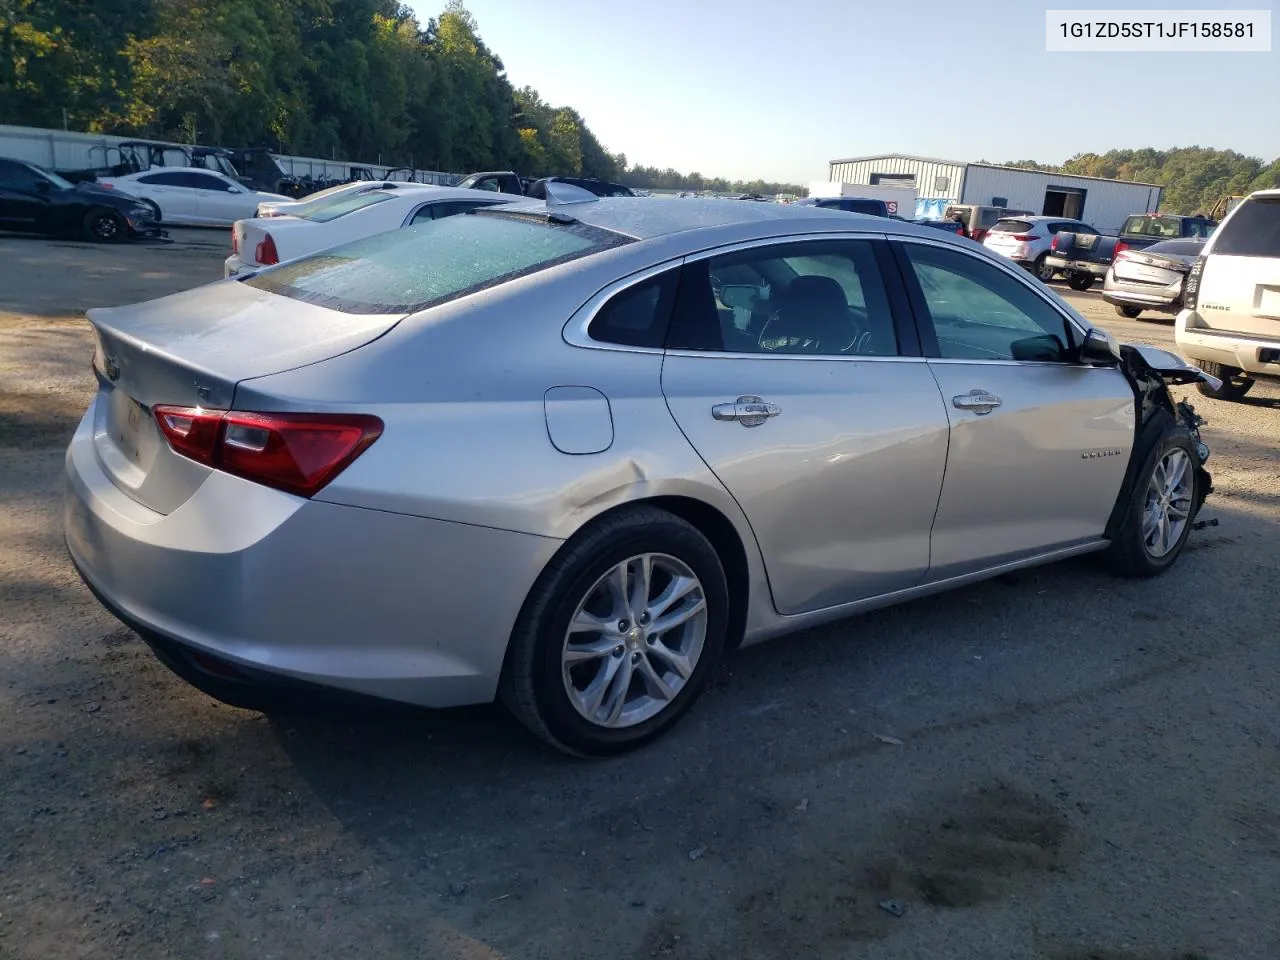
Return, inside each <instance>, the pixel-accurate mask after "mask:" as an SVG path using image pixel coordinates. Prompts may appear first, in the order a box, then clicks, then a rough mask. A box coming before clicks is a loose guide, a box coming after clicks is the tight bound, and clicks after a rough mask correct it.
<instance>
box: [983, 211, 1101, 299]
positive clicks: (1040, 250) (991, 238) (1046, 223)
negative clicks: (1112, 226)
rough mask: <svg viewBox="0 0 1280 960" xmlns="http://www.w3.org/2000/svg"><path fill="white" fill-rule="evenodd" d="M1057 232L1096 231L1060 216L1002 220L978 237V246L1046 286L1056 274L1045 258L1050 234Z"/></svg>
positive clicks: (1050, 242)
mask: <svg viewBox="0 0 1280 960" xmlns="http://www.w3.org/2000/svg"><path fill="white" fill-rule="evenodd" d="M1059 230H1067V231H1069V232H1071V233H1097V232H1098V231H1097V230H1095V229H1094V228H1093V227H1091V226H1089V225H1088V224H1087V223H1082V222H1081V221H1079V220H1066V219H1063V218H1062V217H1005V218H1004V219H1003V220H997V221H996V223H995V226H993V227H992V228H991V229H990V231H988V233H987V235H986V236H985V237H983V238H982V245H983V246H984V247H986V248H987V249H988V250H990V251H991V252H992V253H998V254H1000V255H1001V256H1004V257H1008V258H1009V259H1010V260H1013V261H1016V262H1017V263H1020V264H1022V266H1024V267H1026V268H1027V269H1028V270H1030V271H1031V272H1032V273H1034V274H1035V275H1036V276H1037V277H1039V278H1040V279H1041V280H1043V281H1044V282H1045V283H1048V282H1049V281H1050V280H1052V279H1053V275H1054V274H1055V273H1057V272H1058V271H1057V269H1056V268H1055V267H1051V266H1049V265H1048V264H1046V263H1045V258H1046V257H1047V256H1048V255H1049V249H1050V247H1051V246H1052V244H1053V237H1054V234H1056V233H1057V232H1058V231H1059Z"/></svg>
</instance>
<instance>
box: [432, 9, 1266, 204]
mask: <svg viewBox="0 0 1280 960" xmlns="http://www.w3.org/2000/svg"><path fill="white" fill-rule="evenodd" d="M466 3H467V7H468V9H469V10H470V11H471V13H472V15H473V16H475V18H476V21H477V22H478V24H479V28H480V35H481V37H483V38H484V41H485V43H487V44H488V45H489V47H490V48H491V49H492V50H494V51H495V52H496V53H497V54H498V55H499V56H500V57H501V58H502V60H503V63H504V64H505V66H506V68H507V76H508V77H509V78H510V80H511V82H512V83H513V84H515V85H516V86H517V87H520V86H525V85H526V84H527V85H529V86H532V87H534V88H536V89H537V90H538V92H539V93H540V94H541V95H542V97H543V99H545V100H547V101H548V102H550V103H552V104H555V105H557V106H559V105H568V106H572V107H574V108H576V109H577V110H578V111H579V112H580V113H581V114H582V115H583V117H584V118H586V121H587V123H588V125H589V126H590V127H591V129H592V130H593V131H594V132H595V134H596V135H597V136H598V137H599V138H600V140H601V142H603V143H604V145H605V146H606V147H607V148H608V149H610V150H612V151H614V152H617V151H622V152H624V153H625V154H626V155H627V158H628V160H630V161H631V162H632V163H633V164H634V163H643V164H648V165H656V166H659V167H675V168H677V169H678V170H681V171H683V172H686V173H687V172H691V171H695V170H696V171H698V172H700V173H702V174H704V175H708V176H727V177H730V178H754V177H764V178H766V179H770V180H787V181H793V182H801V183H803V182H807V181H809V180H818V179H822V180H825V179H826V162H827V161H828V160H831V159H834V158H839V157H847V156H859V155H863V154H877V153H915V154H923V155H926V156H935V157H942V158H946V159H955V160H978V159H986V160H994V161H1003V160H1039V161H1041V162H1061V161H1062V160H1065V159H1066V158H1067V157H1068V156H1070V155H1071V154H1073V153H1076V152H1079V151H1089V150H1092V151H1098V152H1102V151H1105V150H1107V149H1110V148H1113V147H1147V146H1151V147H1158V148H1167V147H1172V146H1190V145H1192V144H1198V145H1200V146H1211V147H1219V148H1230V149H1234V150H1239V151H1240V152H1242V153H1246V154H1250V155H1253V156H1261V157H1264V158H1265V159H1266V160H1268V161H1270V160H1272V159H1274V158H1276V157H1277V156H1280V52H1277V50H1278V49H1280V48H1278V47H1277V45H1276V42H1275V40H1274V39H1273V45H1272V52H1270V53H1239V54H1223V53H1214V54H1186V53H1183V54H1174V53H1169V54H1155V53H1147V54H1134V53H1113V54H1063V53H1054V54H1050V53H1046V52H1045V49H1044V46H1045V38H1044V22H1045V17H1044V11H1045V10H1046V9H1064V8H1066V9H1098V8H1103V9H1107V8H1110V9H1116V8H1121V7H1123V8H1128V9H1146V8H1149V9H1172V8H1176V7H1181V8H1184V9H1209V8H1218V9H1243V8H1251V9H1271V10H1272V20H1273V31H1274V30H1276V29H1277V28H1280V16H1277V13H1276V3H1277V0H1235V2H1231V0H1228V2H1225V3H1224V2H1216V3H1215V2H1214V0H1199V2H1196V3H1182V4H1175V3H1172V2H1170V0H1164V2H1163V3H1151V2H1144V0H1126V2H1123V3H1120V4H1107V3H1104V2H1102V0H1095V2H1093V3H1071V2H1067V0H1055V2H1050V3H1045V2H1034V0H1033V2H1027V0H953V2H943V0H896V2H885V0H875V2H870V0H786V2H781V0H772V2H765V0H647V2H645V3H643V4H641V3H636V2H634V0H631V2H622V0H591V2H588V0H466ZM410 5H411V6H412V7H413V8H414V9H415V10H416V12H417V14H418V16H419V17H420V18H421V19H422V20H423V21H424V22H425V20H426V19H427V18H428V17H430V16H434V15H436V14H438V13H439V11H440V9H442V7H443V2H442V0H410Z"/></svg>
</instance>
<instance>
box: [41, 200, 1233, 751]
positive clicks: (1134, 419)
mask: <svg viewBox="0 0 1280 960" xmlns="http://www.w3.org/2000/svg"><path fill="white" fill-rule="evenodd" d="M89 319H90V322H91V324H92V327H93V332H94V335H95V337H96V347H95V352H94V357H93V368H94V371H95V373H96V375H97V378H98V381H99V389H98V392H97V395H96V397H95V398H94V400H93V401H92V403H91V405H90V407H89V409H88V411H87V412H86V414H85V416H84V418H83V420H82V421H81V423H80V425H79V427H78V429H77V430H76V432H75V435H74V438H73V439H72V441H71V444H70V448H69V450H68V452H67V458H66V467H67V476H68V488H67V489H68V492H67V496H66V509H65V529H66V539H67V544H68V547H69V550H70V554H71V558H72V560H73V561H74V563H75V566H76V567H77V569H78V570H79V572H80V573H81V575H82V577H83V578H84V580H85V581H86V583H87V584H88V585H89V587H90V588H91V589H92V590H93V591H94V593H95V594H96V595H97V596H98V597H99V599H100V600H101V601H102V603H103V604H104V605H105V606H106V607H107V608H108V609H110V610H111V611H112V612H114V613H115V614H116V615H117V616H118V617H119V618H120V619H121V620H122V621H124V622H125V623H126V624H128V625H130V626H131V627H133V628H134V629H135V630H136V631H137V632H138V633H139V634H140V635H141V636H142V637H143V638H144V639H146V640H147V642H148V643H150V644H151V645H152V647H153V648H154V650H155V651H156V653H157V655H158V656H159V657H160V658H161V659H162V660H163V661H164V662H165V663H166V664H168V665H169V666H170V667H171V668H172V669H173V670H174V671H175V672H177V673H178V674H179V675H181V676H182V677H184V678H186V679H187V680H189V681H191V682H192V683H194V684H195V685H197V686H199V687H200V688H202V689H204V690H206V691H208V692H209V693H211V694H212V695H214V696H215V697H218V698H220V699H222V700H224V701H226V702H229V703H232V704H239V705H245V706H254V707H259V708H261V707H262V706H263V705H264V704H266V705H268V706H270V705H271V704H272V703H276V702H278V701H276V700H274V699H273V698H274V697H276V696H277V695H280V696H283V695H284V694H286V693H288V692H289V691H292V690H295V689H298V688H303V689H305V688H308V687H310V688H315V687H317V686H318V687H321V688H329V689H331V690H332V689H337V690H340V691H345V692H348V693H354V694H359V695H372V696H374V697H379V698H386V699H390V700H394V701H402V702H407V703H410V704H418V705H424V706H429V707H449V706H454V705H460V704H470V703H477V702H485V701H490V700H492V699H495V698H501V699H502V700H503V701H504V702H505V703H506V704H507V705H508V706H509V707H510V709H511V710H512V711H513V712H514V713H515V715H516V716H517V717H519V719H520V720H521V721H523V722H524V723H525V724H526V725H527V726H528V727H529V728H530V729H532V730H533V731H534V732H535V733H537V734H538V735H540V736H541V737H543V738H544V739H546V740H547V741H549V742H550V743H551V744H553V745H555V746H557V747H559V748H561V749H563V750H566V751H568V752H571V753H575V754H578V755H584V756H600V755H606V754H611V753H618V752H621V751H623V750H626V749H629V748H632V747H635V746H638V745H639V744H642V743H644V742H646V741H648V740H651V739H652V738H654V737H656V736H657V735H659V734H660V733H662V732H664V731H666V730H667V729H668V728H670V727H671V725H672V724H673V723H675V722H676V721H677V720H678V719H679V718H680V717H681V715H682V714H684V713H685V712H686V711H687V709H688V708H689V707H690V706H691V704H692V703H693V702H694V700H695V699H696V698H697V697H698V695H699V693H700V692H701V690H702V689H703V687H704V686H705V685H706V682H707V679H708V677H709V676H710V674H711V673H712V671H713V670H714V669H715V667H716V664H717V662H718V661H719V660H720V659H721V657H722V656H723V655H724V654H725V653H726V651H728V650H730V649H732V648H734V647H737V646H740V645H742V644H749V643H755V642H758V641H761V640H764V639H766V638H769V637H773V636H776V635H780V634H784V633H787V632H789V631H793V630H797V629H799V628H803V627H809V626H812V625H814V624H818V623H821V622H824V621H829V620H833V619H836V618H841V617H846V616H849V615H851V614H855V613H858V612H861V611H865V610H869V609H872V608H875V607H880V606H884V605H887V604H892V603H896V602H899V601H903V600H908V599H912V598H916V597H920V596H923V595H926V594H930V593H934V592H936V591H940V590H944V589H948V588H951V587H960V586H963V585H965V584H969V583H972V582H974V581H976V580H980V579H982V578H984V577H990V576H993V575H996V574H1000V573H1003V572H1006V571H1010V570H1015V569H1018V568H1022V567H1028V566H1031V565H1034V564H1041V563H1046V562H1049V561H1054V560H1059V559H1062V558H1066V557H1072V556H1076V555H1079V554H1086V553H1095V552H1096V553H1098V554H1100V555H1101V556H1102V557H1104V558H1105V559H1106V560H1107V561H1108V562H1109V564H1110V565H1111V566H1112V567H1113V568H1114V569H1115V570H1116V571H1118V572H1120V573H1123V574H1127V575H1136V576H1150V575H1153V574H1157V573H1160V572H1161V571H1163V570H1166V569H1167V568H1168V567H1169V566H1170V565H1171V564H1173V563H1174V561H1175V560H1176V559H1177V557H1178V555H1179V553H1180V552H1181V550H1182V548H1183V545H1184V544H1185V542H1186V540H1187V537H1188V535H1189V533H1190V531H1191V529H1192V526H1193V522H1194V520H1195V517H1196V514H1197V511H1198V510H1199V508H1200V506H1201V504H1202V502H1203V500H1204V498H1205V496H1206V494H1207V493H1208V492H1209V489H1210V479H1209V474H1208V473H1207V472H1206V470H1205V468H1204V464H1205V461H1206V458H1207V457H1208V455H1209V454H1208V449H1207V448H1206V447H1205V446H1204V444H1203V443H1202V442H1201V440H1200V438H1199V435H1198V432H1197V424H1198V423H1199V420H1198V418H1197V417H1196V415H1195V413H1194V411H1193V410H1192V409H1191V408H1190V407H1189V406H1187V405H1186V404H1182V403H1178V404H1175V403H1174V402H1173V401H1172V400H1171V398H1170V394H1169V392H1168V390H1167V387H1166V384H1167V383H1189V382H1194V381H1196V380H1208V381H1211V380H1212V378H1210V377H1206V375H1205V374H1203V373H1201V372H1200V371H1198V370H1196V369H1194V368H1191V367H1188V366H1187V365H1186V364H1185V363H1183V362H1182V361H1180V360H1179V359H1178V358H1177V357H1174V356H1172V355H1171V354H1167V353H1163V352H1161V351H1157V350H1153V349H1151V348H1144V347H1128V346H1126V347H1119V346H1117V345H1116V343H1115V341H1114V340H1113V339H1112V338H1111V337H1110V336H1109V335H1107V334H1106V333H1104V332H1102V331H1100V330H1096V329H1091V328H1090V326H1089V324H1088V323H1087V321H1085V320H1084V319H1083V318H1082V317H1081V316H1080V315H1079V314H1077V313H1075V312H1074V311H1073V310H1072V309H1071V308H1070V307H1069V306H1068V305H1067V304H1066V303H1065V302H1064V301H1063V300H1061V299H1060V298H1059V297H1057V296H1056V295H1055V294H1054V293H1052V292H1051V291H1049V290H1048V289H1047V288H1045V287H1044V286H1043V285H1042V284H1040V283H1038V282H1037V281H1036V280H1035V279H1034V278H1032V277H1031V276H1030V275H1029V274H1027V273H1026V272H1025V271H1023V270H1021V269H1020V268H1018V267H1017V266H1016V265H1014V264H1012V263H1010V262H1009V261H1008V260H1006V259H1003V258H1000V257H997V256H994V255H993V254H991V253H989V252H987V251H985V250H983V249H981V248H980V247H978V246H977V245H976V244H973V243H969V242H968V241H964V240H958V239H955V238H952V237H950V236H948V235H945V234H943V233H942V232H940V231H938V230H934V229H931V228H929V227H921V226H915V225H912V224H909V223H904V222H898V221H890V220H885V219H882V218H872V217H862V216H858V215H851V214H848V213H843V212H840V211H836V212H831V211H824V210H820V209H815V208H812V207H807V208H806V207H803V206H783V205H780V204H752V203H723V202H717V201H714V200H707V201H701V200H690V201H687V202H685V203H663V204H655V203H653V202H652V201H646V200H637V199H630V198H616V199H615V198H608V199H597V198H595V197H592V196H590V195H586V194H582V193H580V192H576V191H573V190H572V188H563V189H561V190H558V191H554V192H553V195H552V197H551V198H550V199H549V200H548V201H547V202H545V203H540V202H531V201H523V202H520V203H517V204H512V205H505V206H502V207H492V208H489V209H486V210H483V211H477V212H475V213H469V214H465V215H462V216H455V217H450V218H447V219H442V220H431V221H427V222H423V223H420V224H417V225H414V226H411V227H407V228H405V229H402V230H396V231H392V232H390V233H386V234H381V235H378V236H375V237H371V238H367V239H364V240H360V241H357V242H355V243H352V244H350V245H347V246H343V247H338V248H335V249H332V250H329V251H326V252H324V253H322V254H318V255H315V256H311V257H306V258H302V259H299V260H296V261H293V262H291V263H288V264H282V265H280V266H278V267H274V268H271V269H268V270H264V271H262V272H261V273H258V274H257V275H255V276H253V277H251V278H249V279H247V280H244V281H236V280H225V281H222V282H221V283H218V284H214V285H212V286H206V287H201V288H199V289H196V290H192V291H188V292H186V293H181V294H177V295H175V296H171V297H165V298H163V299H160V300H155V301H151V302H149V303H144V304H139V305H136V306H130V307H120V308H112V309H101V310H94V311H91V312H90V314H89Z"/></svg>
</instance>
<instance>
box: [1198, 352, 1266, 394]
mask: <svg viewBox="0 0 1280 960" xmlns="http://www.w3.org/2000/svg"><path fill="white" fill-rule="evenodd" d="M1200 369H1201V370H1203V371H1204V372H1205V373H1207V374H1208V375H1209V376H1211V377H1217V378H1218V379H1219V380H1221V381H1222V386H1221V387H1219V388H1218V389H1217V390H1215V389H1213V387H1211V386H1209V384H1207V383H1197V384H1196V389H1198V390H1199V391H1200V392H1201V393H1203V394H1204V395H1205V396H1206V397H1210V398H1212V399H1214V400H1227V401H1235V400H1243V399H1244V395H1245V394H1246V393H1248V392H1249V391H1250V390H1252V389H1253V385H1254V384H1255V383H1256V382H1257V381H1256V380H1254V379H1253V378H1252V377H1247V376H1245V373H1244V371H1243V370H1241V369H1240V368H1239V367H1228V366H1226V365H1225V364H1221V363H1212V362H1210V361H1208V360H1205V361H1204V362H1202V363H1200Z"/></svg>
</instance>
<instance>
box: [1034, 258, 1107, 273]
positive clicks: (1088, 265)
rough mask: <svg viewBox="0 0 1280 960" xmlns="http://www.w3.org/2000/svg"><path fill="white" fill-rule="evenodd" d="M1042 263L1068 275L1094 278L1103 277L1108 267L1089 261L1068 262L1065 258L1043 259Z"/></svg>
mask: <svg viewBox="0 0 1280 960" xmlns="http://www.w3.org/2000/svg"><path fill="white" fill-rule="evenodd" d="M1044 262H1045V263H1047V264H1048V265H1049V266H1051V267H1055V268H1057V269H1058V270H1065V271H1067V272H1069V273H1091V274H1093V275H1094V276H1095V277H1105V276H1106V275H1107V267H1108V266H1109V264H1105V263H1095V262H1093V261H1091V260H1070V259H1068V258H1067V257H1054V256H1048V257H1045V258H1044Z"/></svg>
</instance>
